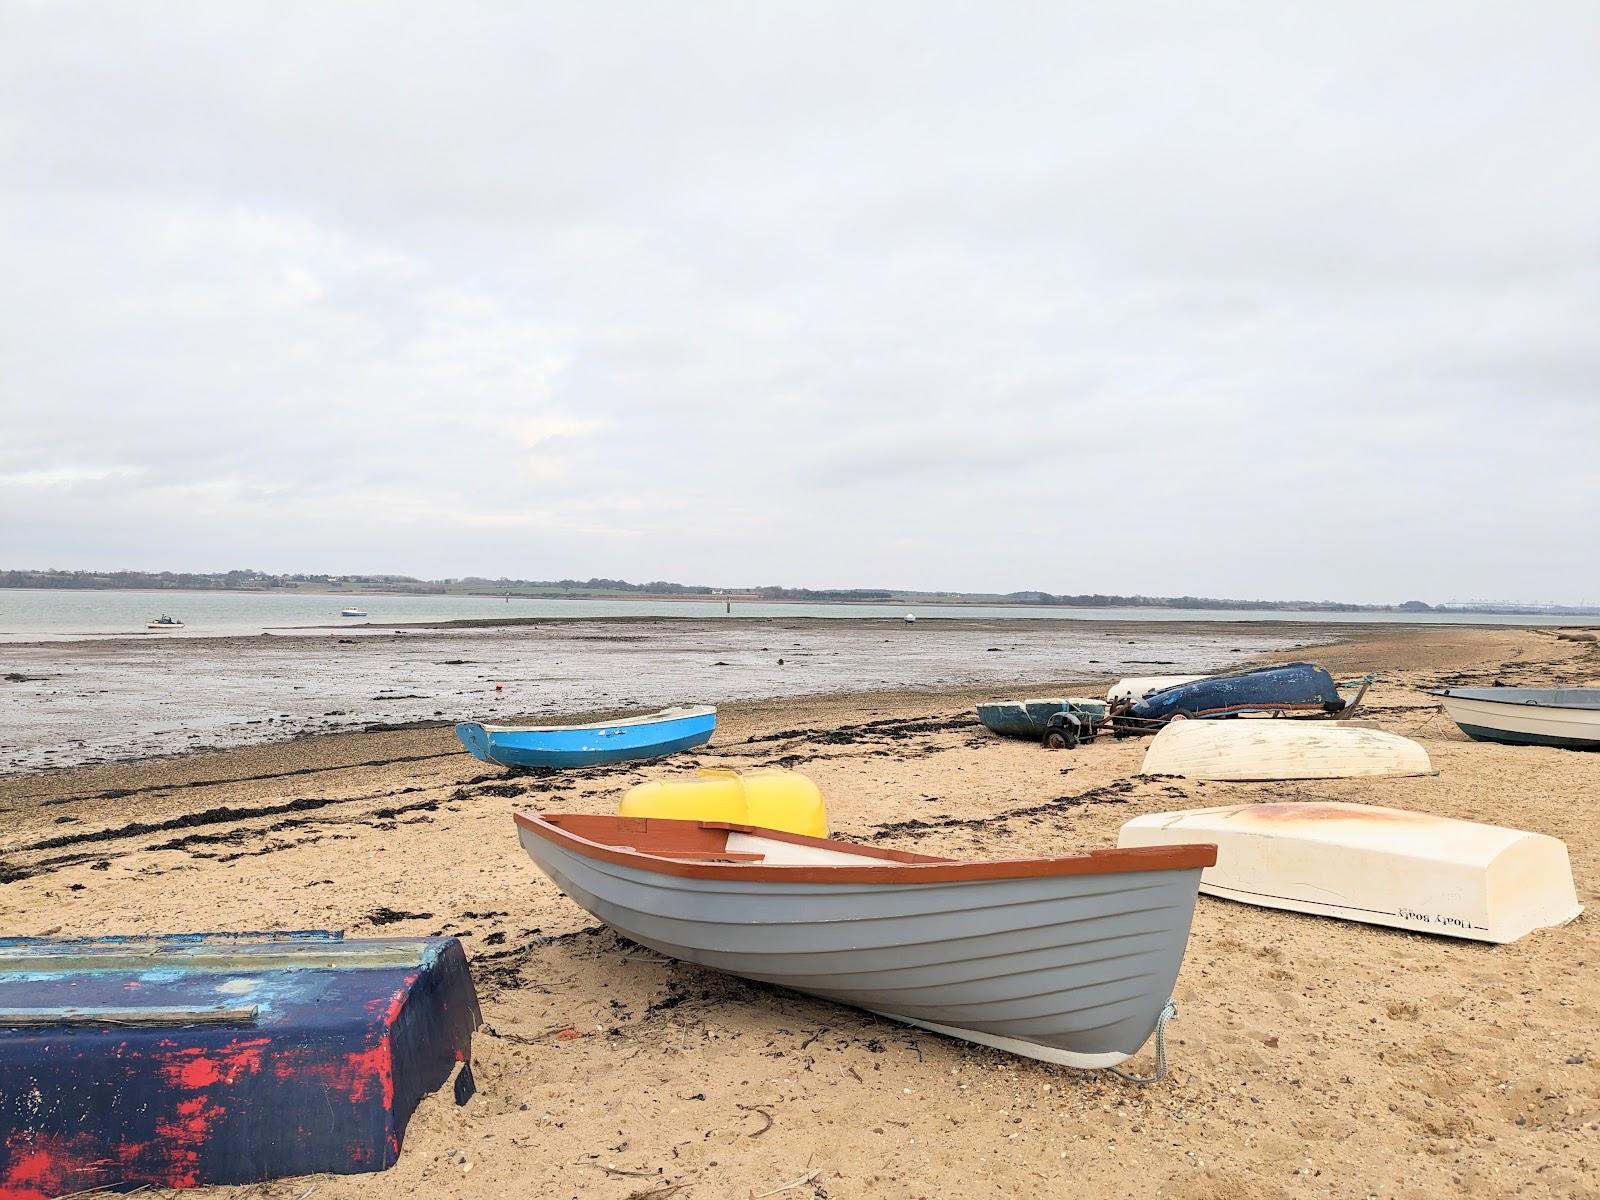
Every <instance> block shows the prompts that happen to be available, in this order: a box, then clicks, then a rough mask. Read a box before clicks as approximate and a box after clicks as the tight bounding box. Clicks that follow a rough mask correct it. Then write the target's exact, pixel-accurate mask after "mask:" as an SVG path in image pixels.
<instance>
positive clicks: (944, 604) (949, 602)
mask: <svg viewBox="0 0 1600 1200" xmlns="http://www.w3.org/2000/svg"><path fill="white" fill-rule="evenodd" d="M0 592H17V593H36V592H68V593H83V592H96V593H120V594H134V595H138V594H145V595H152V596H166V595H173V596H218V595H239V596H343V597H348V598H351V599H360V598H362V597H372V596H394V597H403V598H414V599H436V600H437V599H449V598H472V599H480V600H501V599H504V598H505V597H506V592H505V591H492V590H482V589H477V588H470V589H469V588H447V589H443V590H439V591H431V590H429V591H424V590H420V589H414V588H383V587H375V586H362V587H359V588H357V587H350V588H346V587H330V586H327V585H325V584H296V585H294V586H289V587H213V588H207V587H150V586H141V587H104V586H87V587H42V586H31V585H30V586H17V585H8V584H0ZM519 600H587V601H594V600H604V601H616V602H619V603H639V604H677V603H682V604H724V605H726V604H743V605H781V604H816V605H827V606H829V607H839V608H867V607H881V606H885V605H890V606H900V605H904V606H905V607H906V608H907V610H908V611H912V610H914V609H916V608H940V609H949V608H1007V609H1017V610H1029V609H1040V610H1047V611H1064V612H1073V611H1079V610H1090V609H1103V608H1116V609H1127V610H1131V611H1140V610H1147V611H1150V612H1162V613H1201V612H1237V613H1321V614H1329V615H1338V614H1341V613H1348V614H1351V615H1358V614H1385V613H1393V614H1395V615H1397V616H1406V617H1411V618H1418V617H1422V618H1425V617H1427V616H1429V615H1430V614H1436V615H1438V616H1440V617H1445V618H1448V617H1450V616H1453V615H1457V614H1473V615H1477V616H1491V617H1529V616H1537V617H1572V618H1574V620H1575V621H1577V622H1579V623H1582V622H1583V621H1584V620H1585V619H1590V620H1592V619H1594V618H1600V608H1568V607H1565V606H1557V607H1549V608H1540V607H1531V606H1530V607H1518V608H1500V607H1491V606H1451V607H1448V608H1445V607H1440V606H1437V605H1434V606H1430V607H1428V608H1404V607H1402V606H1400V605H1397V604H1389V605H1384V604H1349V605H1346V604H1336V603H1329V604H1325V605H1324V604H1294V603H1290V602H1284V603H1277V602H1273V601H1263V602H1253V603H1227V602H1218V603H1214V604H1211V603H1208V604H1204V605H1176V604H1134V603H1128V602H1126V601H1124V602H1121V603H1118V602H1114V601H1113V602H1107V603H1105V604H1060V603H1049V602H1029V601H1021V600H1012V599H1007V598H1005V597H996V598H994V599H978V598H960V597H951V596H928V597H921V596H906V595H894V596H890V597H889V598H888V599H881V598H878V599H867V598H860V599H850V598H839V599H815V598H804V597H785V596H775V597H774V596H758V595H753V594H751V593H748V592H742V593H739V592H728V593H720V594H719V593H709V592H695V593H684V592H633V591H629V592H606V591H559V592H558V591H547V592H546V591H540V592H532V591H521V592H519V591H516V590H511V591H510V601H509V603H515V602H516V601H519ZM529 619H535V618H529ZM1202 619H1203V618H1202ZM296 628H297V627H296Z"/></svg>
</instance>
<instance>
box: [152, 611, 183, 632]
mask: <svg viewBox="0 0 1600 1200" xmlns="http://www.w3.org/2000/svg"><path fill="white" fill-rule="evenodd" d="M144 627H145V628H146V629H158V630H160V629H182V628H183V622H182V621H180V620H178V618H177V617H169V616H167V615H166V614H165V613H163V614H162V615H161V616H159V617H157V618H156V619H155V620H154V621H146V622H145V623H144Z"/></svg>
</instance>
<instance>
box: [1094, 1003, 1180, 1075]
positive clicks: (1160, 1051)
mask: <svg viewBox="0 0 1600 1200" xmlns="http://www.w3.org/2000/svg"><path fill="white" fill-rule="evenodd" d="M1177 1015H1178V1002H1177V1001H1176V1000H1168V1001H1167V1005H1166V1007H1165V1008H1163V1009H1162V1010H1161V1015H1160V1016H1159V1017H1157V1018H1156V1069H1155V1073H1154V1074H1152V1075H1135V1074H1133V1073H1132V1072H1131V1071H1124V1070H1122V1069H1121V1068H1119V1067H1107V1068H1106V1070H1108V1071H1110V1072H1111V1073H1112V1074H1113V1075H1115V1076H1116V1077H1117V1078H1118V1079H1126V1080H1127V1081H1128V1082H1129V1083H1138V1084H1146V1083H1160V1082H1161V1081H1162V1080H1163V1079H1165V1078H1166V1077H1167V1022H1168V1021H1170V1020H1172V1018H1174V1017H1176V1016H1177Z"/></svg>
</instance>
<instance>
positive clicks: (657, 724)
mask: <svg viewBox="0 0 1600 1200" xmlns="http://www.w3.org/2000/svg"><path fill="white" fill-rule="evenodd" d="M716 726H717V710H716V709H715V708H712V707H711V706H710V705H703V706H701V707H698V708H664V709H662V710H661V711H660V712H653V713H649V714H647V715H645V716H642V717H629V718H627V719H626V720H621V721H591V722H589V723H588V724H587V725H524V726H510V725H480V724H478V723H477V722H475V721H463V722H462V723H461V724H460V725H457V726H456V737H458V738H460V739H461V744H462V745H463V746H465V747H466V748H467V749H468V750H470V751H472V753H473V755H474V756H476V757H477V758H481V759H482V760H483V761H484V762H486V763H495V764H496V765H498V766H502V767H592V766H596V765H598V764H601V763H614V762H627V761H629V760H632V759H645V758H660V757H661V756H662V755H664V754H672V753H674V752H675V751H678V750H687V749H689V748H690V747H691V746H703V745H705V744H706V743H707V742H709V741H710V740H711V731H712V730H713V729H715V728H716Z"/></svg>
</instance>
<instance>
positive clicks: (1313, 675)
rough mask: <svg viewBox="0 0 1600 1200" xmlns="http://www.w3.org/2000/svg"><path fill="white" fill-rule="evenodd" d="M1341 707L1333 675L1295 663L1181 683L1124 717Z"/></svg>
mask: <svg viewBox="0 0 1600 1200" xmlns="http://www.w3.org/2000/svg"><path fill="white" fill-rule="evenodd" d="M1344 706H1345V702H1344V700H1343V698H1342V697H1341V696H1340V695H1339V689H1338V687H1337V686H1336V685H1335V684H1334V682H1333V676H1332V675H1329V674H1328V672H1326V671H1324V670H1323V669H1322V668H1321V667H1318V666H1313V665H1312V664H1311V663H1304V662H1297V663H1285V664H1284V665H1282V666H1278V667H1262V668H1261V669H1260V670H1256V671H1243V672H1240V673H1239V674H1237V675H1210V676H1207V677H1206V678H1204V679H1196V680H1194V681H1193V682H1191V683H1180V684H1177V685H1176V686H1174V687H1169V688H1164V689H1163V690H1161V691H1159V692H1154V693H1152V694H1150V695H1148V696H1146V697H1145V698H1144V699H1143V700H1139V701H1136V702H1135V703H1134V704H1133V705H1132V706H1131V707H1130V708H1129V709H1128V714H1129V715H1130V716H1133V717H1137V718H1140V719H1142V720H1146V721H1169V720H1171V719H1173V718H1174V717H1231V716H1236V715H1238V714H1239V713H1251V712H1269V713H1271V712H1326V713H1336V712H1340V711H1342V710H1343V708H1344Z"/></svg>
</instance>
